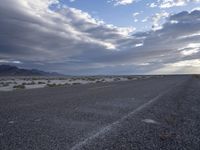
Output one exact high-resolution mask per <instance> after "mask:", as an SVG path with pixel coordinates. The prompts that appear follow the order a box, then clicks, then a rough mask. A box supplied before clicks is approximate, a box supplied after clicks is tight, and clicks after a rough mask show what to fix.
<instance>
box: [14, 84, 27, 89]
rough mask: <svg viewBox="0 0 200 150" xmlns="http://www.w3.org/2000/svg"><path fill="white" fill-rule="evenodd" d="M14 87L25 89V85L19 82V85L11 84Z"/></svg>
mask: <svg viewBox="0 0 200 150" xmlns="http://www.w3.org/2000/svg"><path fill="white" fill-rule="evenodd" d="M13 88H14V89H25V88H26V87H25V85H23V84H21V85H14V86H13Z"/></svg>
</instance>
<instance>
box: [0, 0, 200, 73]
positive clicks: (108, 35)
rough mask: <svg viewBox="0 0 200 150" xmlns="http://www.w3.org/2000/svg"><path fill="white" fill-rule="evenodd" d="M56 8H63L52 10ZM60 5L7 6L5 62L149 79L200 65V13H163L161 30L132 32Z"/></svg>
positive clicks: (2, 12) (0, 51) (21, 1)
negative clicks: (152, 75)
mask: <svg viewBox="0 0 200 150" xmlns="http://www.w3.org/2000/svg"><path fill="white" fill-rule="evenodd" d="M11 4H12V5H11ZM52 4H53V5H58V6H59V7H58V8H57V9H55V10H51V9H50V8H49V7H50V6H51V5H52ZM60 5H61V4H60V3H59V2H58V1H56V0H36V1H32V0H15V1H14V0H7V1H5V2H3V3H2V4H1V5H0V24H1V26H0V33H1V34H0V60H1V61H0V63H12V62H14V61H16V62H20V63H16V64H17V65H20V66H25V67H27V68H28V67H30V68H38V69H42V70H48V71H58V72H61V73H65V74H141V73H144V74H147V73H153V72H154V73H156V72H158V71H159V70H161V68H163V67H166V66H170V67H171V66H172V67H171V68H172V69H171V70H170V67H168V68H167V70H168V71H167V73H173V72H174V71H175V70H176V71H177V69H178V70H179V71H180V72H181V71H182V72H184V69H185V67H182V66H181V67H180V66H177V65H169V64H176V63H177V62H182V61H186V62H187V61H191V62H193V63H191V65H193V64H195V63H198V62H197V61H195V60H197V59H199V57H200V53H199V45H198V43H199V40H200V34H199V33H200V11H198V10H195V11H192V12H181V13H178V14H174V15H169V16H168V15H166V14H165V15H164V14H162V15H160V14H159V15H157V16H156V17H157V18H158V19H157V20H159V18H162V17H164V18H165V20H166V21H165V23H163V24H162V23H158V25H159V26H161V25H162V28H159V29H157V30H150V31H145V32H133V31H134V28H133V27H116V26H114V25H109V24H106V23H105V22H104V21H102V20H97V19H95V18H93V17H92V16H91V15H90V14H88V13H86V12H83V11H81V10H79V9H75V8H70V7H67V6H61V7H60ZM157 20H156V19H155V23H156V21H157ZM183 64H184V63H183ZM194 67H196V65H194ZM181 69H182V70H181ZM161 72H162V71H161ZM199 72H200V71H199Z"/></svg>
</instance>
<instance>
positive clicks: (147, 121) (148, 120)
mask: <svg viewBox="0 0 200 150" xmlns="http://www.w3.org/2000/svg"><path fill="white" fill-rule="evenodd" d="M142 121H143V122H145V123H150V124H159V123H158V122H157V121H155V120H152V119H144V120H142Z"/></svg>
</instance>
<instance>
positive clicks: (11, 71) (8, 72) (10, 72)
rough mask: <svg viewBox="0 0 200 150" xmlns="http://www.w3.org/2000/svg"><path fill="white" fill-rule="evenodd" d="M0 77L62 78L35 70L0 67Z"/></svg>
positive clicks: (8, 66)
mask: <svg viewBox="0 0 200 150" xmlns="http://www.w3.org/2000/svg"><path fill="white" fill-rule="evenodd" d="M0 76H62V75H61V74H59V73H54V72H44V71H40V70H36V69H31V70H29V69H21V68H18V67H16V66H10V65H0Z"/></svg>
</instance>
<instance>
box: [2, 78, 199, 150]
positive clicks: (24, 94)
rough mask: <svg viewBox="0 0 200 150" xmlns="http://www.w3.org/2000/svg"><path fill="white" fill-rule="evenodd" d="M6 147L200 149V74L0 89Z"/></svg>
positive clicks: (6, 149)
mask: <svg viewBox="0 0 200 150" xmlns="http://www.w3.org/2000/svg"><path fill="white" fill-rule="evenodd" d="M0 149H2V150H82V149H83V150H93V149H95V150H96V149H97V150H105V149H107V150H110V149H112V150H122V149H123V150H124V149H127V150H129V149H135V150H140V149H141V150H143V149H144V150H157V149H163V150H168V149H169V150H173V149H174V150H175V149H176V150H179V149H180V150H185V149H186V150H190V149H191V150H199V149H200V79H197V78H194V77H192V76H165V77H153V78H149V79H142V80H136V81H123V82H113V83H98V84H89V85H76V86H73V87H56V88H43V89H33V90H21V91H12V92H0Z"/></svg>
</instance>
